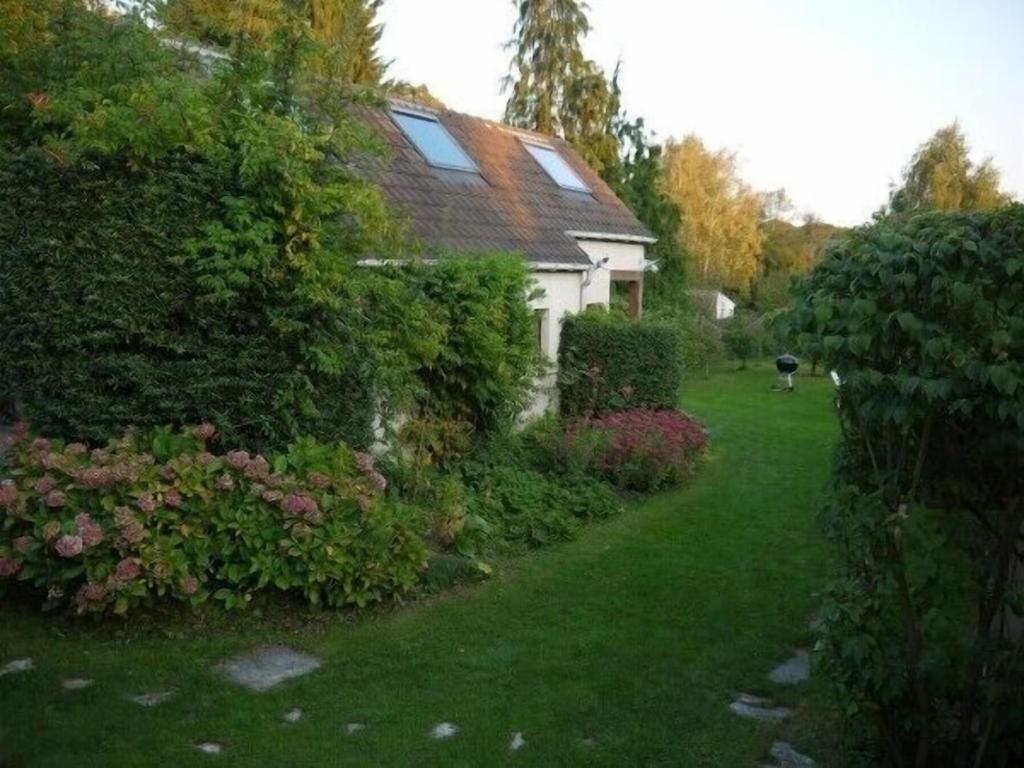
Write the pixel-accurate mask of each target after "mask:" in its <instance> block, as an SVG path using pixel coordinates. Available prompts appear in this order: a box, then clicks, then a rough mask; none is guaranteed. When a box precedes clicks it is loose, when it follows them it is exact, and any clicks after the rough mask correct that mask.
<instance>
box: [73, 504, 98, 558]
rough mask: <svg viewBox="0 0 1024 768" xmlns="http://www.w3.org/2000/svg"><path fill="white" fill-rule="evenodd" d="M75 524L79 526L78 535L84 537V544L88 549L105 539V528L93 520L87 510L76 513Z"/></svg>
mask: <svg viewBox="0 0 1024 768" xmlns="http://www.w3.org/2000/svg"><path fill="white" fill-rule="evenodd" d="M75 525H77V526H78V535H79V536H81V537H82V544H83V545H84V546H85V548H86V549H89V548H91V547H95V546H96V545H98V544H99V543H100V542H101V541H103V528H101V527H100V526H99V524H98V523H95V522H93V520H92V518H91V517H89V515H87V514H86V513H85V512H80V513H79V514H77V515H75Z"/></svg>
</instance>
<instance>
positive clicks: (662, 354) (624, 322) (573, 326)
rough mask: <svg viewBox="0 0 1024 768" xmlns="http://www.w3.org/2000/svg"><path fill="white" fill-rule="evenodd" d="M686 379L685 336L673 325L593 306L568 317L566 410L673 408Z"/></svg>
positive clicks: (561, 377)
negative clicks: (683, 376) (632, 318)
mask: <svg viewBox="0 0 1024 768" xmlns="http://www.w3.org/2000/svg"><path fill="white" fill-rule="evenodd" d="M681 379H682V341H681V336H680V332H679V329H678V328H676V327H674V326H673V325H670V324H666V323H659V322H652V321H636V320H630V319H628V318H624V317H619V316H617V315H613V314H610V313H607V312H600V311H589V312H583V313H581V314H578V315H571V316H569V317H566V318H565V320H564V321H563V322H562V337H561V345H560V347H559V350H558V392H559V398H560V402H561V409H562V413H563V414H565V415H567V416H579V415H590V414H594V413H605V412H607V411H614V410H622V409H624V408H672V407H674V406H675V405H676V402H677V401H678V398H679V386H680V383H681Z"/></svg>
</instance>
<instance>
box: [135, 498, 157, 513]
mask: <svg viewBox="0 0 1024 768" xmlns="http://www.w3.org/2000/svg"><path fill="white" fill-rule="evenodd" d="M135 503H136V504H137V505H138V507H139V509H141V510H142V511H143V512H145V513H146V514H147V515H148V514H151V513H152V512H153V511H154V510H155V509H156V499H154V498H153V494H151V493H147V494H146V495H145V496H140V497H139V500H138V501H136V502H135Z"/></svg>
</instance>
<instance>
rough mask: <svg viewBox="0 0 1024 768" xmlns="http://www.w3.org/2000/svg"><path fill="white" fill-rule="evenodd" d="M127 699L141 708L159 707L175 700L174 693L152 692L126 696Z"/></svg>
mask: <svg viewBox="0 0 1024 768" xmlns="http://www.w3.org/2000/svg"><path fill="white" fill-rule="evenodd" d="M125 698H126V699H128V701H131V702H134V703H135V704H138V705H139V706H140V707H158V706H160V705H161V704H163V703H164V702H165V701H170V700H171V699H172V698H174V691H150V692H148V693H138V694H135V695H133V696H125Z"/></svg>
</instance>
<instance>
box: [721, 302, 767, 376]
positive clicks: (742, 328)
mask: <svg viewBox="0 0 1024 768" xmlns="http://www.w3.org/2000/svg"><path fill="white" fill-rule="evenodd" d="M766 342H767V337H766V334H765V332H764V329H763V327H762V325H761V323H760V321H759V320H758V318H757V317H756V316H755V315H753V314H751V313H749V312H737V313H736V314H735V315H733V316H732V317H730V318H729V319H728V320H726V321H725V322H724V323H723V325H722V343H723V344H724V345H725V348H726V350H728V352H729V355H730V356H731V357H732V358H734V359H735V360H738V361H739V364H740V369H741V370H742V369H744V368H746V367H747V361H748V360H750V359H751V358H754V357H759V356H760V355H762V354H763V352H764V345H765V343H766Z"/></svg>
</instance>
